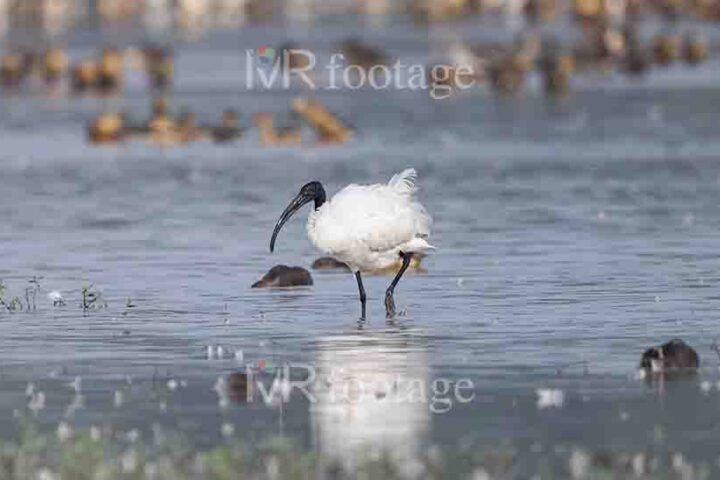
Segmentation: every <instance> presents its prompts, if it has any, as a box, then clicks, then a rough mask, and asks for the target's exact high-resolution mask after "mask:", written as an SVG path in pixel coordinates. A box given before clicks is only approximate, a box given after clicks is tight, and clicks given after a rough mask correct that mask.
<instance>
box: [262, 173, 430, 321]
mask: <svg viewBox="0 0 720 480" xmlns="http://www.w3.org/2000/svg"><path fill="white" fill-rule="evenodd" d="M416 178H417V173H416V172H415V170H414V169H412V168H409V169H407V170H404V171H403V172H401V173H399V174H397V175H395V176H393V177H392V178H391V179H390V181H389V182H388V183H387V184H376V185H355V184H352V185H348V186H347V187H345V188H344V189H342V190H341V191H339V192H338V193H337V194H335V196H334V197H332V198H331V199H330V200H327V198H326V196H325V189H324V188H323V186H322V184H320V182H310V183H308V184H306V185H304V186H303V187H302V188H301V189H300V193H298V194H297V196H296V197H295V198H294V199H293V200H292V201H291V202H290V205H288V207H287V208H286V209H285V211H284V212H283V213H282V215H281V216H280V219H279V220H278V222H277V224H276V225H275V230H274V231H273V234H272V238H271V239H270V251H271V252H272V251H273V250H274V249H275V240H276V238H277V235H278V233H279V232H280V229H281V228H282V226H283V225H284V224H285V222H287V221H288V219H289V218H290V217H291V216H292V215H293V214H294V213H295V212H297V211H298V210H299V209H300V208H301V207H302V206H303V205H305V204H306V203H309V202H314V208H313V210H312V212H310V216H309V217H308V222H307V232H308V237H310V240H311V241H312V243H313V244H314V245H315V246H316V247H317V248H318V249H320V250H322V251H323V252H325V253H327V254H328V255H330V256H332V257H333V258H336V259H338V260H339V261H341V262H343V263H345V264H346V265H347V266H348V267H349V268H350V270H351V271H352V272H353V273H354V274H355V278H356V279H357V284H358V289H359V290H360V303H361V306H362V315H361V318H362V319H364V318H365V303H366V295H365V288H364V287H363V283H362V276H361V272H368V271H377V270H382V269H384V268H388V267H390V266H391V265H393V264H394V263H395V261H396V260H397V258H398V257H400V258H401V259H402V265H401V267H400V270H399V271H398V272H397V275H396V276H395V278H394V279H393V281H392V283H391V284H390V286H389V287H388V289H387V291H386V292H385V312H386V315H387V317H388V318H392V317H394V316H395V301H394V299H393V293H394V291H395V287H396V286H397V284H398V282H399V281H400V278H401V277H402V275H403V273H405V270H407V268H408V266H409V265H410V262H411V260H412V258H413V255H415V254H426V253H428V252H429V251H430V250H432V249H433V248H434V247H433V246H432V245H430V244H429V243H428V242H427V237H428V236H429V235H430V226H431V223H432V219H431V217H430V215H429V214H428V213H427V212H426V211H425V208H424V207H423V206H422V205H421V204H420V203H419V202H418V201H417V200H416V199H415V192H416V191H417V187H416V183H415V180H416Z"/></svg>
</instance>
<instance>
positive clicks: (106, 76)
mask: <svg viewBox="0 0 720 480" xmlns="http://www.w3.org/2000/svg"><path fill="white" fill-rule="evenodd" d="M123 70H124V58H123V54H122V52H121V51H120V50H118V49H117V48H114V47H109V48H105V49H104V50H103V52H102V55H101V56H100V62H99V63H98V67H97V88H98V90H99V91H100V92H101V93H103V94H109V93H114V92H116V91H118V90H119V88H120V86H121V84H122V77H123Z"/></svg>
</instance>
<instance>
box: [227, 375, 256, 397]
mask: <svg viewBox="0 0 720 480" xmlns="http://www.w3.org/2000/svg"><path fill="white" fill-rule="evenodd" d="M227 387H228V393H229V395H230V398H231V399H232V400H233V401H234V402H236V403H241V404H243V403H247V402H248V399H250V398H252V382H250V381H248V375H247V373H244V372H235V373H231V374H230V375H229V376H228V378H227Z"/></svg>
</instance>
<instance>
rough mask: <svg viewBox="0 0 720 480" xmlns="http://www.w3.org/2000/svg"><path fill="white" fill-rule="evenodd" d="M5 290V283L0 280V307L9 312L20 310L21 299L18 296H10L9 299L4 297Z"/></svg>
mask: <svg viewBox="0 0 720 480" xmlns="http://www.w3.org/2000/svg"><path fill="white" fill-rule="evenodd" d="M5 291H6V287H5V284H4V283H3V282H2V280H0V307H2V308H3V309H5V310H6V311H8V312H10V313H12V312H17V311H19V310H22V308H23V304H22V300H20V298H19V297H12V298H10V299H7V298H5Z"/></svg>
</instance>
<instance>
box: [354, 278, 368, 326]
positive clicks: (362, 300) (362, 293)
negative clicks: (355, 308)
mask: <svg viewBox="0 0 720 480" xmlns="http://www.w3.org/2000/svg"><path fill="white" fill-rule="evenodd" d="M355 278H356V279H357V284H358V290H360V305H362V314H361V315H360V320H365V302H366V300H367V297H366V296H365V287H363V283H362V277H361V276H360V272H359V271H358V272H355Z"/></svg>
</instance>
